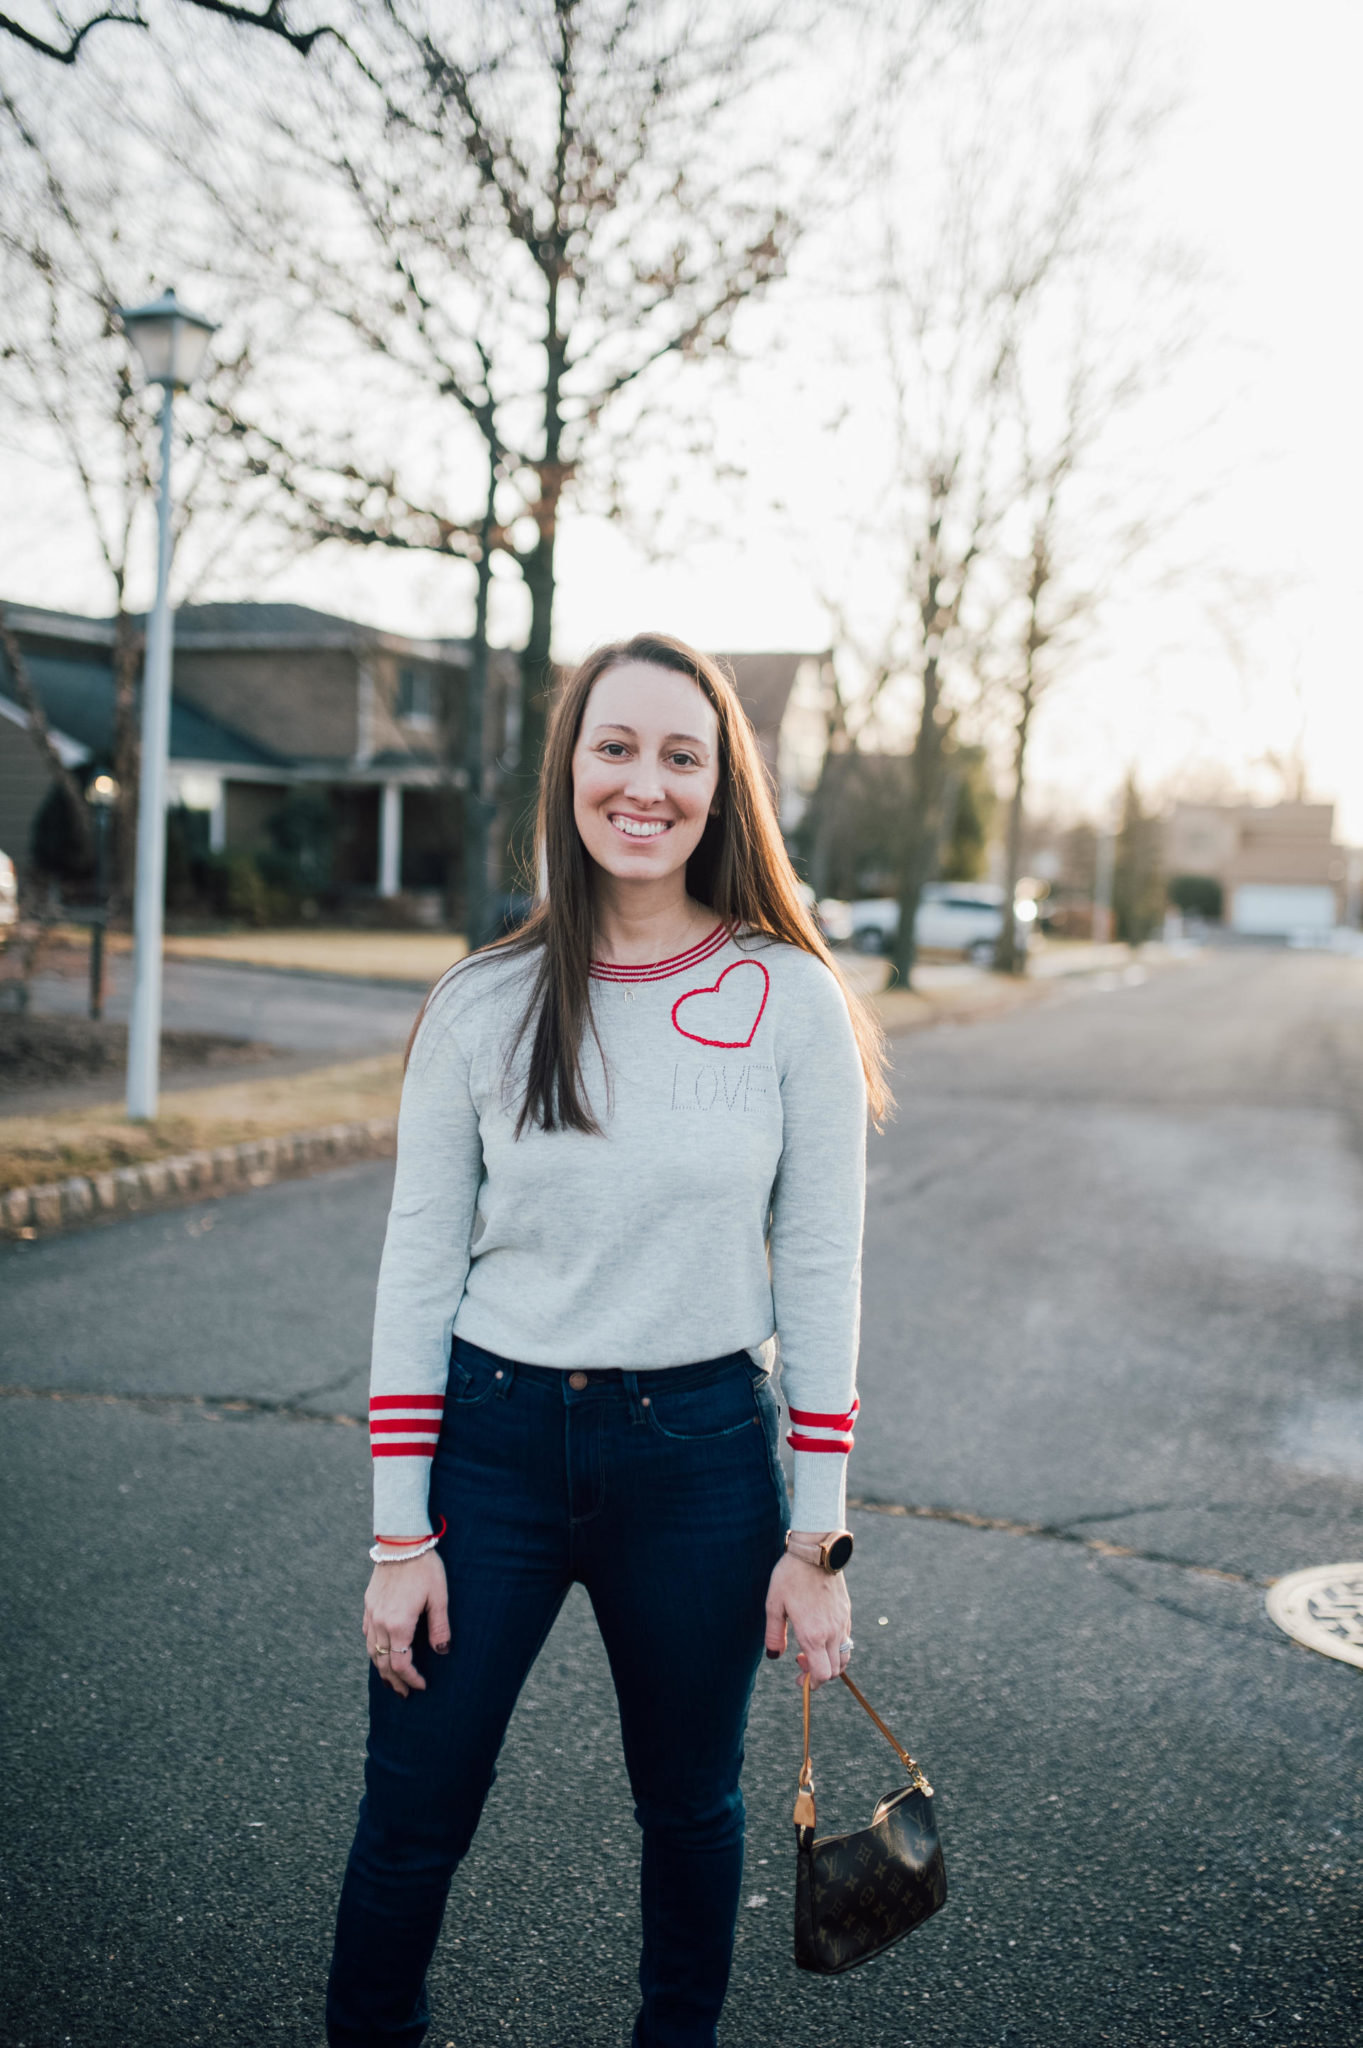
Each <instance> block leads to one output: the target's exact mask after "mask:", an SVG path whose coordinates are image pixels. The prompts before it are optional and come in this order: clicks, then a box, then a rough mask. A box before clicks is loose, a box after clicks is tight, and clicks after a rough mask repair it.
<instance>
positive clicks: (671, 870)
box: [327, 635, 887, 2048]
mask: <svg viewBox="0 0 1363 2048" xmlns="http://www.w3.org/2000/svg"><path fill="white" fill-rule="evenodd" d="M539 857H540V873H541V874H542V875H543V876H544V877H545V879H546V888H545V892H544V897H543V900H542V901H541V903H540V904H539V906H538V908H537V909H536V911H535V913H534V915H533V917H532V918H531V920H530V922H529V924H528V925H527V926H526V927H525V928H524V930H523V931H521V932H520V933H518V934H517V935H516V936H515V937H514V938H513V939H511V940H509V941H507V942H505V943H503V944H502V945H500V946H496V947H493V948H490V949H488V950H487V951H486V952H483V953H480V954H477V955H475V956H474V957H473V958H472V959H470V960H468V961H465V962H462V963H461V964H460V965H459V966H458V967H457V968H455V969H454V970H452V971H451V973H449V974H448V975H446V976H445V978H444V979H443V981H441V982H440V983H439V984H438V985H437V987H436V989H435V990H434V991H433V993H432V995H431V996H430V998H429V999H428V1001H427V1003H426V1005H425V1008H424V1010H423V1013H422V1015H421V1017H420V1018H419V1020H418V1024H417V1029H416V1031H415V1032H414V1034H413V1041H412V1045H411V1047H410V1049H409V1055H410V1056H409V1063H408V1069H407V1078H406V1084H405V1086H404V1089H403V1097H402V1114H401V1118H400V1123H399V1134H398V1163H397V1176H396V1181H395V1185H394V1190H393V1204H392V1211H391V1214H390V1217H389V1223H388V1235H387V1239H386V1242H385V1245H384V1253H383V1264H382V1270H381V1273H380V1277H379V1290H378V1304H377V1310H376V1317H375V1330H374V1362H373V1380H372V1398H371V1403H370V1433H371V1441H372V1447H373V1451H374V1497H375V1524H374V1526H375V1529H376V1531H377V1532H378V1534H377V1537H376V1541H375V1545H374V1549H373V1550H372V1551H371V1553H370V1555H371V1556H372V1557H373V1558H374V1560H375V1567H374V1572H373V1576H372V1579H371V1581H370V1585H369V1590H368V1593H367V1594H366V1597H365V1608H364V1633H365V1639H366V1642H367V1644H368V1648H369V1655H370V1661H371V1665H372V1669H371V1673H370V1736H369V1747H368V1759H367V1764H366V1773H365V1784H366V1792H365V1798H364V1800H363V1802H362V1804H361V1808H360V1818H359V1825H358V1829H357V1832H356V1836H355V1843H354V1847H353V1848H352V1851H351V1856H350V1863H349V1866H348V1869H347V1872H346V1878H345V1885H344V1888H343V1891H342V1895H341V1904H340V1911H339V1916H338V1924H337V1934H336V1951H335V1956H334V1959H333V1963H332V1972H331V1981H330V1986H329V1990H328V2001H327V2021H328V2037H329V2040H330V2042H331V2043H332V2044H333V2048H378V2044H380V2043H382V2044H385V2048H388V2044H395V2043H402V2044H406V2043H416V2042H418V2041H420V2040H421V2039H422V2038H423V2036H424V2034H425V2031H426V2026H427V2008H426V1999H425V1988H424V1980H425V1974H426V1967H427V1964H428V1962H429V1960H430V1956H431V1952H432V1950H433V1948H434V1946H435V1941H436V1936H437V1934H438V1932H439V1928H440V1921H441V1916H442V1914H443V1911H444V1906H445V1898H446V1894H447V1891H448V1889H449V1883H450V1878H451V1876H452V1873H453V1871H454V1869H455V1866H456V1865H457V1864H458V1862H459V1860H460V1858H461V1857H462V1856H463V1854H464V1852H465V1851H466V1849H467V1848H468V1845H469V1843H470V1841H471V1840H472V1837H473V1833H474V1829H475V1828H476V1826H477V1824H478V1818H479V1814H480V1812H481V1810H482V1806H483V1802H484V1799H485V1798H486V1796H487V1792H488V1788H489V1786H490V1785H491V1783H492V1779H493V1776H494V1774H495V1773H494V1766H495V1763H496V1758H497V1752H498V1750H499V1748H500V1746H501V1742H502V1737H503V1735H504V1733H505V1731H506V1726H507V1722H508V1721H509V1719H510V1716H511V1712H512V1709H513V1707H514V1705H515V1702H516V1698H517V1695H518V1694H519V1692H520V1689H521V1686H522V1684H523V1683H524V1681H525V1677H526V1674H527V1672H528V1671H529V1669H530V1666H531V1664H532V1663H533V1662H534V1660H535V1657H536V1655H537V1653H538V1651H539V1649H540V1647H541V1645H542V1644H543V1642H544V1640H545V1637H546V1636H547V1635H548V1633H549V1630H550V1628H551V1626H552V1625H553V1622H554V1618H555V1616H556V1615H557V1614H558V1611H559V1608H560V1607H561V1605H562V1603H563V1600H564V1598H565V1596H566V1594H567V1591H568V1588H569V1586H570V1585H571V1584H572V1583H573V1582H574V1580H581V1581H582V1583H583V1584H584V1585H585V1586H586V1588H587V1592H588V1594H589V1596H590V1598H591V1601H592V1605H593V1608H594V1611H595V1614H596V1618H597V1622H598V1625H599V1627H600V1629H601V1634H602V1637H603V1639H604V1642H605V1646H606V1651H607V1655H608V1657H609V1659H610V1664H611V1672H612V1676H613V1678H614V1680H615V1686H616V1691H617V1694H618V1697H619V1706H620V1725H621V1732H622V1735H623V1739H624V1750H625V1759H626V1764H627V1766H628V1770H629V1774H630V1782H631V1786H632V1789H633V1793H634V1798H635V1813H636V1818H637V1819H638V1821H639V1823H640V1826H641V1828H642V1830H643V1864H642V1877H641V1887H642V1905H643V1949H642V1957H641V1962H640V1969H639V1982H640V1990H641V1994H642V1999H641V2010H640V2013H639V2016H638V2020H637V2022H636V2025H635V2030H634V2036H633V2039H634V2043H635V2048H703V2044H713V2042H714V2040H715V2028H716V2024H717V2021H718V2018H719V2012H720V2008H721V2006H722V2004H723V2002H724V1994H725V1989H726V1986H727V1983H728V1976H729V1966H730V1960H731V1953H732V1947H733V1937H734V1923H735V1917H736V1912H737V1905H738V1892H739V1885H740V1881H741V1876H742V1862H743V1801H742V1795H741V1793H740V1791H739V1772H740V1769H741V1766H742V1761H743V1733H744V1725H745V1722H746V1718H747V1711H748V1702H749V1698H750V1696H751V1693H752V1688H753V1683H754V1680H755V1677H756V1672H757V1668H758V1664H759V1662H760V1659H761V1655H762V1649H763V1643H764V1639H765V1646H766V1653H767V1655H768V1656H769V1657H779V1656H780V1655H781V1653H782V1651H783V1650H784V1649H785V1647H786V1643H787V1630H788V1627H791V1628H793V1629H794V1632H795V1635H796V1637H797V1639H798V1644H799V1654H798V1659H797V1661H798V1664H799V1667H800V1671H801V1673H802V1674H806V1673H807V1674H808V1676H809V1678H810V1680H811V1682H812V1683H813V1684H815V1685H822V1684H824V1683H825V1682H826V1681H827V1680H828V1679H830V1678H833V1677H835V1676H836V1675H837V1674H838V1672H839V1671H840V1670H842V1669H843V1668H844V1667H845V1665H846V1662H847V1659H848V1657H849V1655H850V1654H851V1649H852V1643H851V1633H850V1616H851V1610H850V1607H849V1604H848V1597H847V1592H846V1587H845V1583H844V1581H843V1579H842V1577H841V1576H840V1571H841V1566H842V1564H843V1563H845V1561H846V1557H847V1555H849V1554H850V1549H851V1539H850V1537H849V1536H847V1535H846V1532H845V1531H844V1530H843V1528H842V1523H843V1516H844V1497H845V1482H844V1472H845V1467H846V1453H847V1451H848V1450H849V1448H850V1446H851V1441H852V1424H853V1417H854V1415H855V1412H856V1407H857V1402H856V1396H855V1364H856V1344H857V1322H858V1310H859V1286H860V1258H861V1222H862V1199H863V1180H864V1149H865V1117H866V1106H867V1100H868V1096H869V1100H870V1103H871V1105H872V1107H873V1108H874V1109H875V1110H876V1111H877V1113H878V1112H879V1111H880V1110H881V1109H883V1108H884V1106H885V1104H886V1100H887V1098H886V1095H885V1091H884V1086H883V1082H882V1079H881V1049H880V1041H879V1037H878V1033H877V1031H876V1028H875V1026H874V1025H873V1024H872V1023H871V1022H870V1021H869V1020H868V1019H867V1018H866V1017H865V1016H864V1015H863V1014H862V1013H861V1011H860V1010H859V1008H858V1007H857V1006H856V1005H855V1004H854V1003H849V1000H848V998H847V996H846V994H845V992H844V990H843V988H842V986H841V984H840V982H839V980H838V978H837V974H836V970H834V969H833V967H832V963H831V961H830V959H829V956H828V953H827V950H826V948H825V946H824V944H823V941H822V939H821V938H820V936H819V934H818V932H817V929H816V927H815V925H814V923H813V921H812V919H811V918H810V916H809V913H808V912H807V911H806V909H805V907H804V905H803V903H802V901H801V899H800V895H799V890H798V886H797V883H796V880H795V876H794V874H793V872H792V870H791V867H790V863H789V861H788V860H787V858H786V854H785V850H784V848H783V846H782V843H781V838H780V833H779V831H778V828H777V824H776V819H775V816H774V813H773V810H772V806H771V800H770V797H769V795H768V793H767V785H766V781H765V776H764V771H763V768H762V763H761V759H760V756H759V755H758V752H757V748H756V745H755V742H754V739H753V736H752V732H751V729H750V727H749V726H748V723H747V720H746V718H745V716H744V714H743V711H742V709H741V707H740V705H739V702H738V699H737V696H736V694H735V692H734V690H733V687H732V685H731V684H730V683H729V681H728V680H727V678H726V677H725V676H724V675H723V673H722V672H721V671H720V670H719V669H718V668H717V667H716V665H715V664H714V663H713V662H711V661H708V660H707V659H706V658H705V657H704V656H703V655H700V654H696V653H694V652H693V651H692V650H691V649H690V648H687V647H685V646H683V645H682V644H681V643H680V642H679V641H675V640H671V639H667V638H665V637H662V636H660V635H645V636H641V637H639V638H636V639H634V640H631V641H629V642H627V643H625V644H623V645H619V646H614V647H607V648H604V649H602V650H601V651H600V652H599V653H597V654H595V655H593V656H592V657H591V659H590V660H588V661H587V662H586V663H585V664H584V665H583V667H582V668H581V669H580V670H579V671H578V673H577V674H576V676H575V677H574V678H573V679H572V681H571V682H570V683H569V684H568V685H567V687H566V689H565V690H564V692H563V694H562V696H561V697H560V699H559V702H558V704H557V706H556V709H555V713H554V717H553V721H552V724H551V729H550V733H549V737H548V742H547V745H546V750H545V758H544V770H543V776H542V784H541V795H540V811H539ZM773 1335H778V1336H779V1338H780V1344H781V1357H782V1385H783V1391H784V1393H785V1396H786V1399H787V1401H788V1403H789V1405H790V1410H791V1417H792V1422H793V1424H794V1429H793V1433H792V1434H791V1436H790V1438H789V1441H790V1443H791V1444H793V1446H794V1466H795V1489H794V1510H793V1518H794V1530H793V1531H792V1533H791V1534H790V1536H789V1546H788V1547H787V1537H786V1529H787V1521H788V1510H787V1498H786V1487H785V1480H784V1477H783V1475H782V1472H781V1468H780V1463H779V1457H778V1449H777V1436H778V1426H779V1420H778V1418H779V1411H778V1406H777V1402H776V1399H775V1396H774V1395H773V1394H772V1392H771V1391H770V1388H769V1386H768V1370H769V1366H768V1353H769V1351H770V1346H769V1343H768V1340H769V1339H770V1338H771V1337H772V1336H773ZM432 1530H434V1531H435V1532H437V1535H438V1541H437V1540H436V1538H435V1537H433V1536H432V1533H431V1532H432Z"/></svg>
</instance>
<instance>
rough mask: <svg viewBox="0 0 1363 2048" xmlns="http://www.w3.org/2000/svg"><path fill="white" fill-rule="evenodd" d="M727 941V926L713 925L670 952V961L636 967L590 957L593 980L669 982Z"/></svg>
mask: <svg viewBox="0 0 1363 2048" xmlns="http://www.w3.org/2000/svg"><path fill="white" fill-rule="evenodd" d="M728 942H729V928H728V926H727V925H725V924H717V925H716V926H715V928H714V930H713V931H711V932H707V933H706V935H705V937H704V938H703V939H700V940H698V941H697V943H696V944H695V945H694V946H691V947H689V948H688V949H687V951H686V952H685V953H674V954H673V955H672V957H671V959H670V960H649V961H647V962H646V963H645V964H644V965H642V966H639V967H623V966H620V965H619V964H618V963H617V962H616V961H614V960H593V962H592V970H591V971H592V979H593V981H670V980H671V978H672V976H673V975H674V974H683V973H685V971H686V970H687V969H688V968H690V967H699V966H700V964H701V962H702V960H708V959H709V958H710V956H711V955H712V954H713V953H718V952H719V950H720V948H721V947H722V946H726V945H727V944H728Z"/></svg>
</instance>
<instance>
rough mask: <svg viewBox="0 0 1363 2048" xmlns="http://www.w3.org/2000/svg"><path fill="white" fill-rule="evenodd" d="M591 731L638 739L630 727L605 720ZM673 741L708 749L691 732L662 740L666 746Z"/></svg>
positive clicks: (704, 743) (670, 735)
mask: <svg viewBox="0 0 1363 2048" xmlns="http://www.w3.org/2000/svg"><path fill="white" fill-rule="evenodd" d="M592 731H593V732H627V733H628V734H629V736H630V738H631V739H632V740H637V739H638V737H639V735H638V733H637V732H636V731H635V729H634V727H633V726H632V725H616V724H615V723H613V721H611V720H610V719H606V720H605V721H604V722H603V723H602V724H600V725H594V726H593V727H592ZM673 740H685V741H686V742H687V744H688V745H689V746H693V747H708V746H709V744H710V742H709V741H708V740H703V739H699V738H697V736H696V734H695V733H693V732H670V733H668V734H667V735H666V736H665V738H664V740H663V745H664V746H668V745H669V744H670V743H671V742H672V741H673Z"/></svg>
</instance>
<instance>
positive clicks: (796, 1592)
mask: <svg viewBox="0 0 1363 2048" xmlns="http://www.w3.org/2000/svg"><path fill="white" fill-rule="evenodd" d="M787 1624H789V1626H790V1627H791V1628H793V1629H794V1631H795V1637H796V1641H797V1642H798V1643H799V1646H800V1649H799V1655H798V1656H797V1657H796V1659H795V1661H796V1663H797V1664H798V1665H799V1667H800V1677H801V1683H803V1681H804V1678H805V1676H806V1675H807V1676H808V1678H809V1684H810V1690H811V1691H813V1690H815V1689H816V1688H817V1687H819V1686H821V1685H827V1683H828V1681H829V1679H830V1678H837V1677H838V1676H839V1675H840V1673H842V1672H843V1671H845V1670H846V1669H847V1660H848V1658H849V1657H850V1656H851V1654H852V1602H851V1600H850V1599H849V1597H848V1593H847V1582H846V1580H845V1579H844V1578H843V1575H842V1573H841V1572H825V1571H821V1570H820V1569H819V1567H818V1565H816V1564H806V1563H805V1561H804V1559H803V1558H799V1557H792V1556H791V1554H790V1552H789V1551H787V1552H786V1555H785V1556H784V1557H783V1558H782V1559H781V1561H780V1563H779V1564H778V1565H777V1567H776V1569H775V1571H774V1572H773V1573H772V1575H771V1584H770V1586H769V1587H768V1588H767V1655H768V1656H769V1657H779V1656H780V1655H781V1653H782V1651H783V1650H784V1649H785V1647H786V1629H787Z"/></svg>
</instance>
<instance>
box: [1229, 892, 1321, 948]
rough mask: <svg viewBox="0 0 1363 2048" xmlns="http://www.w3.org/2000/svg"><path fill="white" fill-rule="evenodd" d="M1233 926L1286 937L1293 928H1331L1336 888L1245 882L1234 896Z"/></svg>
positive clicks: (1259, 934)
mask: <svg viewBox="0 0 1363 2048" xmlns="http://www.w3.org/2000/svg"><path fill="white" fill-rule="evenodd" d="M1230 922H1231V930H1232V931H1236V932H1244V933H1245V934H1246V935H1247V936H1254V937H1258V938H1278V939H1285V938H1287V937H1288V936H1289V935H1290V934H1291V933H1293V932H1307V931H1329V930H1330V929H1331V928H1332V927H1333V925H1334V922H1335V892H1334V890H1333V889H1331V888H1330V887H1329V886H1328V884H1326V885H1320V886H1317V885H1315V884H1306V883H1292V884H1289V883H1286V882H1281V883H1279V882H1242V883H1241V885H1240V887H1239V888H1238V889H1237V890H1236V891H1235V893H1234V895H1233V896H1232V897H1231V911H1230Z"/></svg>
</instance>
